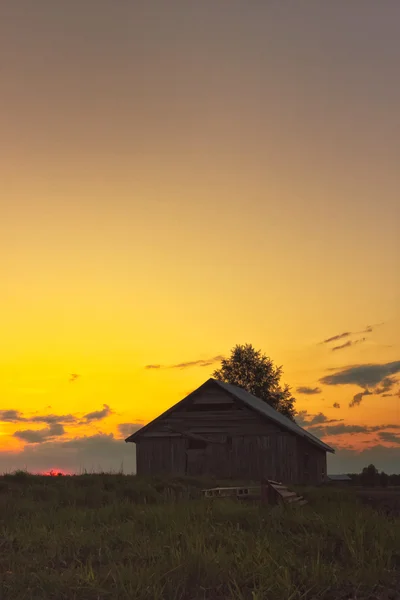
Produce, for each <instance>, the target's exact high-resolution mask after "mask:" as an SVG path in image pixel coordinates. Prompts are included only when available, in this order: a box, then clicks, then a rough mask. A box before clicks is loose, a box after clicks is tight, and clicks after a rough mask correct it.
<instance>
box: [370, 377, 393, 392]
mask: <svg viewBox="0 0 400 600" xmlns="http://www.w3.org/2000/svg"><path fill="white" fill-rule="evenodd" d="M396 384H397V379H396V378H395V377H385V379H383V380H382V381H381V383H380V386H379V387H378V388H375V389H374V394H384V393H385V395H386V392H388V391H389V390H391V389H392V388H393V386H394V385H396Z"/></svg>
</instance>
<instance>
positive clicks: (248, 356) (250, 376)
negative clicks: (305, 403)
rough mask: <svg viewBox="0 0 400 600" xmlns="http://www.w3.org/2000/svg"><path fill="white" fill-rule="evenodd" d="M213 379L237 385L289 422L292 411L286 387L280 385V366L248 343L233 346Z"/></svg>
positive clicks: (293, 401) (291, 403)
mask: <svg viewBox="0 0 400 600" xmlns="http://www.w3.org/2000/svg"><path fill="white" fill-rule="evenodd" d="M212 376H213V377H214V379H218V380H219V381H224V382H225V383H230V384H232V385H237V386H238V387H241V388H243V389H245V390H246V391H247V392H250V394H253V396H257V397H258V398H260V399H261V400H264V402H267V403H268V404H270V405H271V406H272V408H274V409H275V410H277V411H278V412H280V413H282V414H283V415H285V417H288V418H289V419H291V420H292V421H294V420H295V419H294V416H295V414H296V410H295V408H294V403H295V402H296V400H295V399H294V398H293V396H292V394H291V391H290V387H289V386H288V385H286V384H285V385H283V386H282V384H281V382H280V379H281V376H282V367H276V366H275V365H274V363H273V361H272V360H271V359H270V358H269V357H268V356H266V355H265V354H262V352H261V350H256V349H255V348H254V347H253V346H252V345H251V344H244V345H242V346H241V345H239V344H238V345H236V346H235V347H234V348H233V349H232V352H231V356H230V357H229V358H224V359H223V360H222V362H221V366H220V368H219V369H216V370H215V371H214V373H213V375H212Z"/></svg>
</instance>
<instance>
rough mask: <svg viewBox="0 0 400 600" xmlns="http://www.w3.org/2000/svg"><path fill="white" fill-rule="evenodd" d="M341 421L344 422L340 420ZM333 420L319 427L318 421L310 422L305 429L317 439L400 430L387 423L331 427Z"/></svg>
mask: <svg viewBox="0 0 400 600" xmlns="http://www.w3.org/2000/svg"><path fill="white" fill-rule="evenodd" d="M339 421H343V419H340V420H339ZM332 422H333V420H330V421H325V423H323V425H322V426H321V425H317V421H316V420H312V419H311V420H308V421H306V422H305V424H304V425H303V427H304V428H305V429H307V430H309V431H310V432H311V433H312V434H314V435H316V436H317V437H322V438H323V437H328V436H332V435H342V434H344V433H350V434H357V433H378V432H381V431H385V430H387V429H396V430H400V425H398V424H395V423H387V424H383V425H347V424H346V423H340V422H337V423H336V424H334V425H329V424H328V423H332Z"/></svg>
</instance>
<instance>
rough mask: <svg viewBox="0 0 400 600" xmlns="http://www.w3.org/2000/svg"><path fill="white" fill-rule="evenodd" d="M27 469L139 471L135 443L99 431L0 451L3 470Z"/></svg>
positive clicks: (0, 466)
mask: <svg viewBox="0 0 400 600" xmlns="http://www.w3.org/2000/svg"><path fill="white" fill-rule="evenodd" d="M15 469H27V470H28V471H30V472H32V473H37V472H48V471H49V470H51V469H54V470H58V469H60V470H63V471H66V472H68V473H80V472H82V471H84V470H85V469H86V470H87V471H88V472H100V471H118V470H120V469H122V470H123V471H124V472H125V473H134V472H135V471H136V448H135V444H126V443H125V442H124V441H123V440H122V439H116V438H115V437H114V436H113V435H112V434H109V435H107V434H103V433H99V434H97V435H93V436H84V437H79V438H78V437H77V438H74V439H72V440H51V441H47V442H44V443H41V444H36V445H29V446H26V447H25V448H24V449H22V450H20V451H18V452H0V472H1V473H4V472H10V471H13V470H15Z"/></svg>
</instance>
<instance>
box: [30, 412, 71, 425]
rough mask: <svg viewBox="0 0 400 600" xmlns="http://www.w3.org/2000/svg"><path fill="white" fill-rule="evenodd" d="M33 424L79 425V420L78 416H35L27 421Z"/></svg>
mask: <svg viewBox="0 0 400 600" xmlns="http://www.w3.org/2000/svg"><path fill="white" fill-rule="evenodd" d="M26 420H27V421H31V422H32V423H48V424H49V425H50V424H51V423H78V421H79V419H78V417H77V416H75V415H72V414H69V415H35V416H33V417H29V418H27V419H26Z"/></svg>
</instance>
